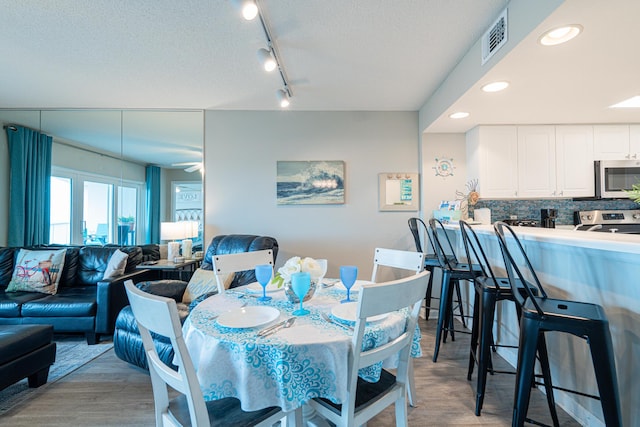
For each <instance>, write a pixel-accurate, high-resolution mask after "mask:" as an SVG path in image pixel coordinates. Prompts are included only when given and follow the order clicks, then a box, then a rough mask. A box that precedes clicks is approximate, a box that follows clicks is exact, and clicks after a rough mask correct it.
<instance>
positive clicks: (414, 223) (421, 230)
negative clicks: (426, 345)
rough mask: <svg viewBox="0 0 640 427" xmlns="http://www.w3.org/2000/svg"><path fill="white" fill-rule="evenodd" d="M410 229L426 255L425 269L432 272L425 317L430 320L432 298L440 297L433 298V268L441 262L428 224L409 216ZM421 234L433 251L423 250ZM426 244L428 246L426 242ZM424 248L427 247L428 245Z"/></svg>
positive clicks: (419, 248) (428, 286)
mask: <svg viewBox="0 0 640 427" xmlns="http://www.w3.org/2000/svg"><path fill="white" fill-rule="evenodd" d="M409 230H411V234H412V235H413V240H414V241H415V243H416V251H418V252H422V253H424V254H425V257H424V269H425V270H427V271H429V272H430V273H431V274H430V275H429V283H428V285H427V293H426V295H425V318H426V319H427V320H429V313H430V311H431V300H432V299H439V298H432V296H431V291H432V288H433V270H434V269H435V268H436V267H439V266H440V262H439V261H438V256H437V255H436V253H435V248H434V247H433V242H432V241H431V239H429V234H428V232H427V226H426V224H425V223H424V221H422V220H421V219H420V218H409ZM420 234H422V235H423V236H424V239H425V240H427V241H429V246H431V250H432V251H433V253H427V252H426V251H424V250H422V242H421V239H420ZM425 246H427V245H426V244H425ZM424 249H427V248H426V247H425V248H424Z"/></svg>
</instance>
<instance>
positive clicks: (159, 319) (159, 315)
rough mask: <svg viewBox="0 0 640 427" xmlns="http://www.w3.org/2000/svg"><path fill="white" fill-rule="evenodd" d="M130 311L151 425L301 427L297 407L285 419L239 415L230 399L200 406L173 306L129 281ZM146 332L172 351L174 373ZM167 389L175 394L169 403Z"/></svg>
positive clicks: (261, 413) (269, 412)
mask: <svg viewBox="0 0 640 427" xmlns="http://www.w3.org/2000/svg"><path fill="white" fill-rule="evenodd" d="M125 288H126V291H127V296H128V297H129V302H130V304H131V310H132V311H133V315H134V317H135V319H136V322H137V324H138V328H139V329H140V335H141V336H142V342H143V344H144V349H145V353H146V356H147V362H148V364H149V374H150V376H151V385H152V387H153V399H154V403H155V413H156V426H157V427H160V426H188V425H191V426H197V427H202V426H210V425H212V426H213V425H217V426H227V425H242V426H271V425H273V424H274V423H275V422H277V421H279V420H281V419H282V418H285V417H286V418H287V425H301V423H302V410H301V409H300V408H298V409H296V410H295V411H291V412H289V413H287V414H285V413H284V412H283V411H281V410H280V408H278V407H275V406H274V407H270V408H265V409H260V410H258V411H253V412H245V411H243V410H242V408H241V407H240V401H239V400H238V399H236V398H233V397H228V398H225V399H220V400H213V401H208V402H205V400H204V397H203V396H202V390H201V389H200V384H199V383H198V377H197V376H196V371H195V368H194V365H193V362H192V360H191V357H190V356H189V352H188V350H187V347H186V344H185V341H184V337H183V336H182V325H181V324H180V318H179V317H178V309H177V307H176V302H175V301H174V300H173V299H171V298H165V297H160V296H156V295H152V294H149V293H146V292H143V291H141V290H140V289H138V288H137V287H136V286H135V285H134V284H133V282H132V281H131V280H127V281H126V282H125ZM151 333H154V334H158V335H162V336H165V337H167V338H169V339H170V340H171V345H172V346H173V350H174V352H175V360H174V363H175V364H176V365H177V366H178V371H177V372H176V371H174V370H173V369H172V368H171V367H170V366H169V365H167V364H166V363H164V362H163V361H162V359H160V356H159V355H158V352H157V350H156V347H155V345H154V342H153V339H152V338H151ZM168 387H171V388H172V389H174V390H176V391H177V392H179V393H180V395H179V396H178V397H177V398H174V399H169V392H168Z"/></svg>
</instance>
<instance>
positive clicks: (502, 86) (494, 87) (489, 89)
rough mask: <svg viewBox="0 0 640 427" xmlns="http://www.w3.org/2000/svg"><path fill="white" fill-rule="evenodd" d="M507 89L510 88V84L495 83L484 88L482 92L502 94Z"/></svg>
mask: <svg viewBox="0 0 640 427" xmlns="http://www.w3.org/2000/svg"><path fill="white" fill-rule="evenodd" d="M507 87H509V82H493V83H487V84H486V85H484V86H482V90H483V91H485V92H500V91H501V90H505V89H506V88H507Z"/></svg>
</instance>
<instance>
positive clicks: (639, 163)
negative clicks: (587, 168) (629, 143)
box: [594, 159, 640, 199]
mask: <svg viewBox="0 0 640 427" xmlns="http://www.w3.org/2000/svg"><path fill="white" fill-rule="evenodd" d="M594 169H595V177H596V197H597V198H602V199H615V198H629V196H628V195H627V193H626V192H625V191H624V190H631V187H632V186H633V184H640V159H639V160H596V161H595V168H594Z"/></svg>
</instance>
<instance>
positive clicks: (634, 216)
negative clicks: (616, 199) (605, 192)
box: [573, 209, 640, 234]
mask: <svg viewBox="0 0 640 427" xmlns="http://www.w3.org/2000/svg"><path fill="white" fill-rule="evenodd" d="M573 220H574V224H575V228H574V229H575V230H583V231H598V232H607V233H622V234H640V210H636V209H629V210H596V211H577V212H574V214H573Z"/></svg>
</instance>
